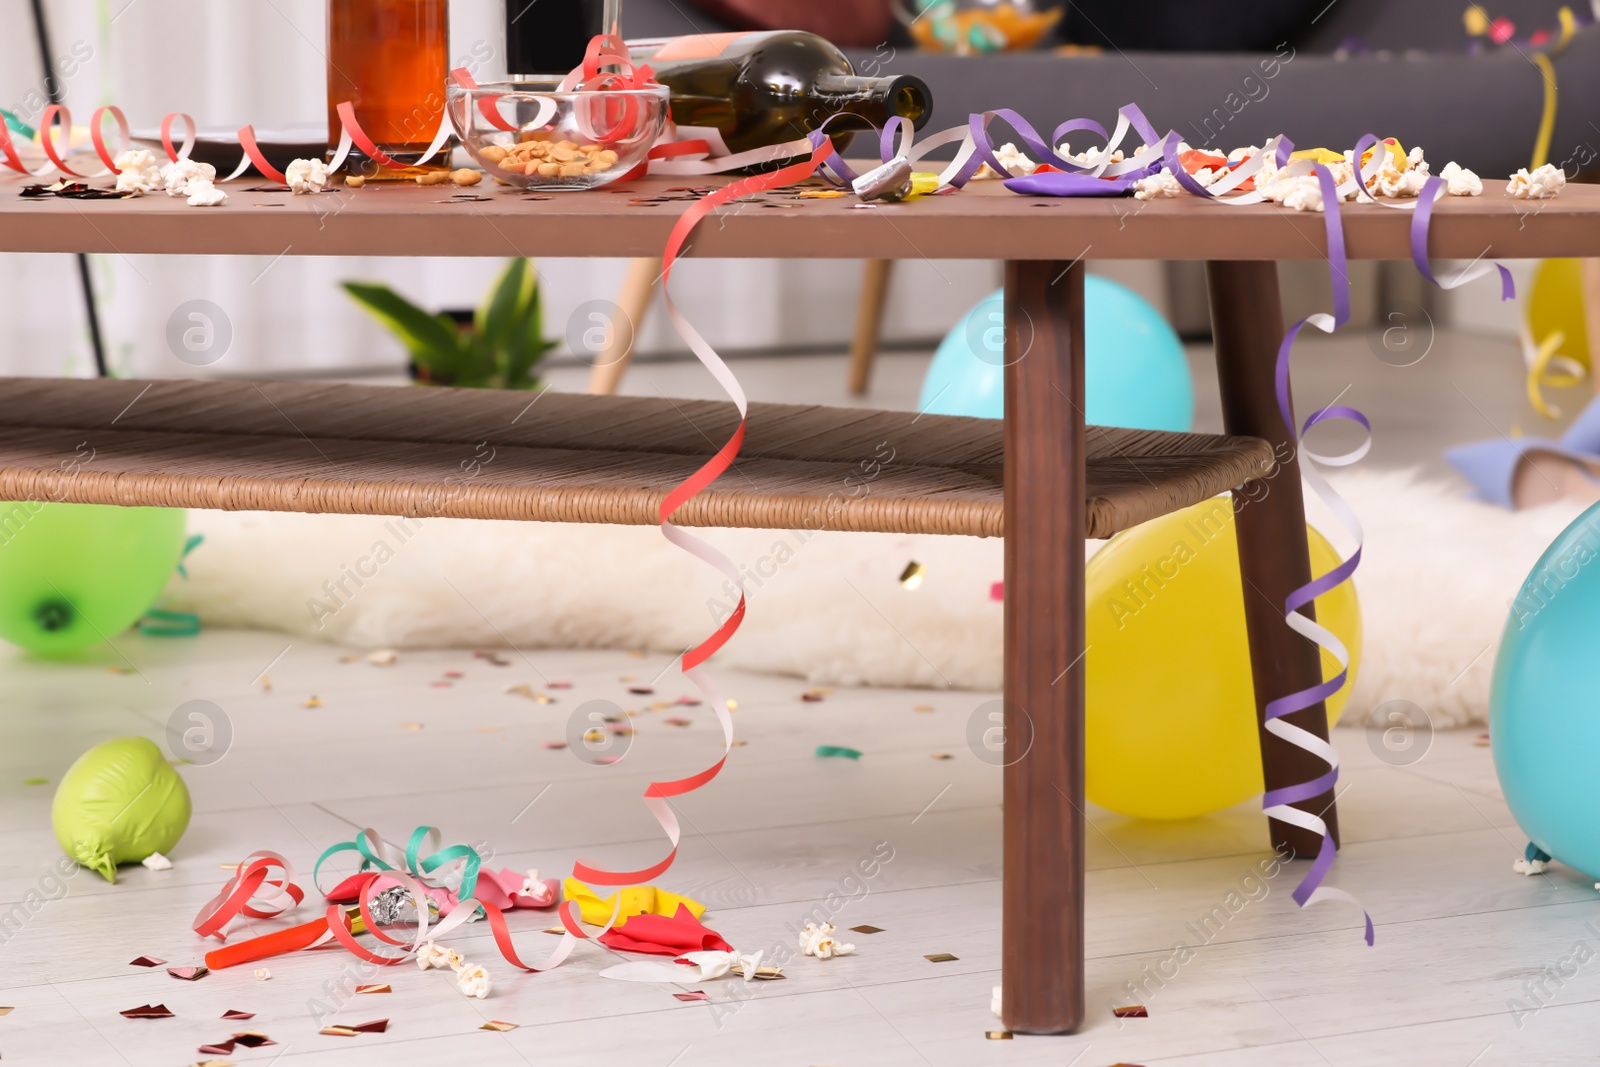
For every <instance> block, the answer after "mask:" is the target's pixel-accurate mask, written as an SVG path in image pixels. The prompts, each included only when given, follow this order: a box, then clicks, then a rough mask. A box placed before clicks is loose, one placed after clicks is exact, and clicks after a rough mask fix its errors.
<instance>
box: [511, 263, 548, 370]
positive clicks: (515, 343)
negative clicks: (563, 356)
mask: <svg viewBox="0 0 1600 1067" xmlns="http://www.w3.org/2000/svg"><path fill="white" fill-rule="evenodd" d="M554 347H555V343H554V342H553V341H546V340H545V339H544V302H543V300H542V299H541V298H540V293H539V285H538V282H537V280H535V282H534V285H533V291H532V293H531V295H530V297H529V299H528V302H527V304H526V306H525V307H524V308H523V313H522V315H521V317H520V319H519V321H518V322H517V324H516V327H515V330H514V332H513V333H512V336H511V337H510V338H509V339H508V343H507V344H506V347H505V355H504V361H503V363H502V364H501V366H502V367H503V369H504V373H505V380H506V387H507V388H510V389H523V388H529V387H530V386H529V385H528V383H530V382H537V380H538V379H537V378H536V377H535V376H534V374H533V369H534V368H535V367H537V366H538V365H539V362H540V361H541V360H543V359H544V354H545V353H546V352H548V351H549V350H550V349H552V348H554Z"/></svg>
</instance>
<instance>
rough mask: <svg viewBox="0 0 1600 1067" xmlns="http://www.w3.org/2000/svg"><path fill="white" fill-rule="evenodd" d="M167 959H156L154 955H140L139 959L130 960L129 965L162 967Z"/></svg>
mask: <svg viewBox="0 0 1600 1067" xmlns="http://www.w3.org/2000/svg"><path fill="white" fill-rule="evenodd" d="M166 962H167V961H166V960H160V959H156V957H154V956H140V957H139V958H138V959H133V960H129V961H128V966H129V967H160V966H162V965H163V964H165V963H166Z"/></svg>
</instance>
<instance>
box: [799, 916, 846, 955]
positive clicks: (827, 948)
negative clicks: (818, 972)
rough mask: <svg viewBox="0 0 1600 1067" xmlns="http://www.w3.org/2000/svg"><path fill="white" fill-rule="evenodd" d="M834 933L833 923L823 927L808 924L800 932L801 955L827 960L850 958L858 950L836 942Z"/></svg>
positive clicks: (825, 924)
mask: <svg viewBox="0 0 1600 1067" xmlns="http://www.w3.org/2000/svg"><path fill="white" fill-rule="evenodd" d="M833 931H834V925H833V924H832V923H823V924H822V925H821V926H818V925H817V924H816V923H806V928H805V929H804V930H802V931H800V954H801V955H803V956H815V957H817V959H819V960H825V959H827V958H829V957H830V956H848V955H850V954H851V953H852V952H854V951H855V950H856V947H855V946H854V945H849V944H845V943H844V942H842V941H835V940H834V939H833Z"/></svg>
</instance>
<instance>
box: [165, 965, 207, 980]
mask: <svg viewBox="0 0 1600 1067" xmlns="http://www.w3.org/2000/svg"><path fill="white" fill-rule="evenodd" d="M167 973H168V974H170V975H172V977H174V978H178V979H181V980H183V981H185V982H197V981H199V980H200V979H202V978H204V977H205V976H206V975H208V974H210V973H211V972H210V971H209V970H207V969H206V968H204V967H168V968H167Z"/></svg>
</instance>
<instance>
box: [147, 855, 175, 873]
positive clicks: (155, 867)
mask: <svg viewBox="0 0 1600 1067" xmlns="http://www.w3.org/2000/svg"><path fill="white" fill-rule="evenodd" d="M143 863H144V865H145V866H146V867H148V868H150V869H151V870H152V871H170V870H172V861H171V860H169V859H167V857H165V856H163V855H162V854H161V853H159V852H152V853H150V855H148V856H146V857H145V858H144V860H143Z"/></svg>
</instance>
